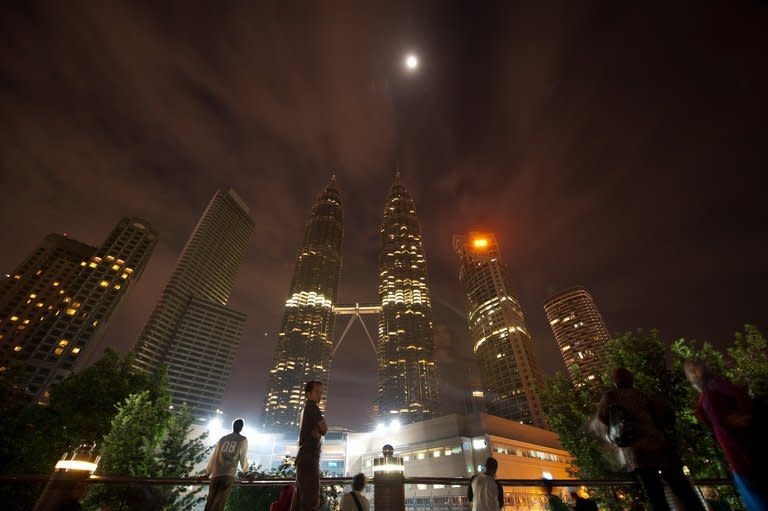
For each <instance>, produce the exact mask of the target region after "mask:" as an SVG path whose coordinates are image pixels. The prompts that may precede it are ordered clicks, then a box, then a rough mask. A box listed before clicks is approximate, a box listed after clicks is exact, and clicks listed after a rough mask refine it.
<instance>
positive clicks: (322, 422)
mask: <svg viewBox="0 0 768 511" xmlns="http://www.w3.org/2000/svg"><path fill="white" fill-rule="evenodd" d="M317 430H318V431H319V432H320V434H321V435H322V436H325V434H326V433H328V424H326V423H325V418H324V417H321V418H320V420H319V421H318V422H317Z"/></svg>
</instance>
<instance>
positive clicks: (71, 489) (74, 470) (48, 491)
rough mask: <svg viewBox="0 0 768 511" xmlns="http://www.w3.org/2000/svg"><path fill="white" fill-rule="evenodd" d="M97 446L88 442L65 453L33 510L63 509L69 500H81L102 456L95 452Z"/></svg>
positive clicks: (49, 510) (50, 510)
mask: <svg viewBox="0 0 768 511" xmlns="http://www.w3.org/2000/svg"><path fill="white" fill-rule="evenodd" d="M95 447H96V444H95V443H90V444H87V443H86V444H81V445H80V446H79V447H78V448H77V449H75V450H74V451H72V453H71V454H70V453H68V452H65V453H64V455H63V456H62V457H61V459H60V460H59V461H58V462H56V466H55V468H54V471H53V474H51V478H50V479H48V483H46V485H45V488H44V489H43V493H42V494H41V495H40V498H39V499H37V503H36V504H35V507H34V509H33V511H54V510H58V509H62V508H63V506H64V505H66V504H67V503H68V502H73V501H77V502H79V501H80V498H81V497H82V496H83V493H85V486H86V483H87V481H88V479H89V478H90V476H91V474H93V472H94V471H95V470H96V467H97V466H98V464H99V459H100V456H97V455H96V454H95V453H94V449H95Z"/></svg>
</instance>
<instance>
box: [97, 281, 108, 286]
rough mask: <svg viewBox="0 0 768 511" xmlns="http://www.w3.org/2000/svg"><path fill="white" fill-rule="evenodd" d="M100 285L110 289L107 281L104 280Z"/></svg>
mask: <svg viewBox="0 0 768 511" xmlns="http://www.w3.org/2000/svg"><path fill="white" fill-rule="evenodd" d="M99 285H100V286H101V287H108V286H109V282H107V281H106V280H102V281H101V282H99Z"/></svg>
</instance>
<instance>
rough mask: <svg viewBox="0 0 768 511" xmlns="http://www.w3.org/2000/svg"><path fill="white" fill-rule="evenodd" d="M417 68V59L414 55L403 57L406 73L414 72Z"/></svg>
mask: <svg viewBox="0 0 768 511" xmlns="http://www.w3.org/2000/svg"><path fill="white" fill-rule="evenodd" d="M418 67H419V58H418V57H417V56H416V55H413V54H410V55H407V56H406V57H405V68H406V69H407V70H408V71H415V70H416V69H418Z"/></svg>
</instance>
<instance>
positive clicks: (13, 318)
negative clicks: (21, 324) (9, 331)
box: [11, 316, 19, 321]
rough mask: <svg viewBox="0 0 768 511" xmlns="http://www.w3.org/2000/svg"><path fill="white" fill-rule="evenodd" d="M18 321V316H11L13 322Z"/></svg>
mask: <svg viewBox="0 0 768 511" xmlns="http://www.w3.org/2000/svg"><path fill="white" fill-rule="evenodd" d="M18 320H19V317H18V316H11V321H18Z"/></svg>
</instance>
